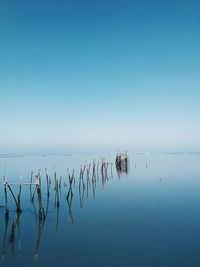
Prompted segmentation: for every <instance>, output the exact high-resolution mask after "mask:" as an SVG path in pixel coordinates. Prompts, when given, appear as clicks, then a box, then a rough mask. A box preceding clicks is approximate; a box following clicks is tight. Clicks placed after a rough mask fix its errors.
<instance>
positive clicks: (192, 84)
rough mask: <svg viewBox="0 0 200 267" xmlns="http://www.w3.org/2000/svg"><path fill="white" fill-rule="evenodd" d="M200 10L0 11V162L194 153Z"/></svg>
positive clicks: (152, 6) (142, 4)
mask: <svg viewBox="0 0 200 267" xmlns="http://www.w3.org/2000/svg"><path fill="white" fill-rule="evenodd" d="M199 11H200V4H199V2H198V1H193V0H192V1H155V0H154V1H147V0H146V1H122V0H119V1H60V2H59V3H57V1H52V0H50V1H45V0H41V1H33V0H30V1H22V0H19V1H17V2H16V1H14V0H2V1H1V3H0V25H1V37H0V51H1V55H0V112H1V131H0V153H12V152H13V153H17V152H28V151H30V152H42V151H46V152H67V151H68V150H69V149H70V150H73V149H76V150H77V149H99V148H101V149H125V148H126V149H127V148H128V149H132V150H134V151H200V138H199V137H200V107H199V106H200V105H199V103H200V90H199V84H200V74H199V70H200V65H199V62H200V20H199Z"/></svg>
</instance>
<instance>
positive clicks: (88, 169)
mask: <svg viewBox="0 0 200 267" xmlns="http://www.w3.org/2000/svg"><path fill="white" fill-rule="evenodd" d="M109 166H111V168H110V171H111V176H112V167H113V164H112V163H109V162H106V161H102V162H97V163H96V161H93V163H92V164H91V163H90V164H88V165H84V166H81V167H80V174H79V180H78V181H76V178H75V171H74V170H73V171H72V172H71V173H70V170H69V169H67V178H68V179H67V180H66V181H64V182H63V183H62V176H60V177H58V175H57V172H56V170H55V168H54V190H55V202H56V205H57V206H59V205H60V199H59V191H60V190H61V186H62V184H63V185H64V186H65V187H67V186H68V192H67V195H66V199H67V201H68V203H70V202H71V198H72V196H73V186H75V184H76V182H78V188H79V193H81V192H84V191H85V189H86V188H87V189H88V187H89V186H90V185H91V183H92V186H93V189H94V187H95V186H96V176H98V174H99V170H100V172H101V178H102V186H103V185H104V184H105V181H106V180H107V179H108V167H109ZM90 174H91V180H90ZM45 177H46V192H47V198H48V197H49V195H50V187H51V184H52V179H51V177H50V176H49V174H48V171H47V168H46V169H45ZM85 179H86V180H85ZM3 184H4V196H5V211H6V214H7V215H8V214H9V204H8V192H9V193H10V194H11V196H12V198H13V200H14V203H15V205H16V212H17V213H21V212H22V208H21V192H22V186H29V188H30V199H31V202H32V203H33V202H34V199H35V195H37V199H38V209H39V216H42V217H45V213H44V208H43V205H42V189H41V185H42V176H41V170H39V171H38V173H37V175H35V181H34V174H33V171H32V172H31V176H30V182H29V183H23V181H22V177H20V182H19V183H9V182H8V181H7V178H6V176H4V177H3ZM13 186H19V190H18V193H17V195H16V194H15V193H14V191H13V189H12V187H13ZM87 192H88V190H87ZM93 195H94V190H93Z"/></svg>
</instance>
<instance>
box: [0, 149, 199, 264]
mask: <svg viewBox="0 0 200 267" xmlns="http://www.w3.org/2000/svg"><path fill="white" fill-rule="evenodd" d="M129 156H130V169H129V172H128V173H117V171H116V169H115V166H114V165H113V168H112V170H111V166H110V165H109V168H108V173H107V174H108V175H107V178H106V179H103V182H102V175H101V171H100V169H99V170H98V172H97V171H96V176H95V184H94V182H92V175H91V171H90V177H89V182H88V184H87V175H86V173H85V175H84V184H85V188H84V189H83V185H81V189H80V190H79V171H80V165H81V164H83V165H84V164H89V163H90V162H92V161H93V159H94V158H95V159H96V162H97V161H98V160H101V159H102V158H105V159H106V160H107V161H109V162H114V158H115V154H113V153H109V154H104V155H102V154H101V155H98V154H97V155H92V154H88V155H84V154H82V155H60V156H58V155H57V156H56V155H51V156H33V155H32V156H31V155H30V156H28V155H26V156H24V157H17V156H13V157H1V158H0V175H1V177H3V176H4V175H6V177H7V180H8V182H10V183H11V182H19V181H20V176H22V177H23V182H29V181H30V173H31V171H34V175H36V174H37V172H38V170H39V169H41V177H42V203H43V207H44V210H45V214H46V215H47V217H46V220H45V221H42V222H41V221H40V220H39V216H38V203H37V197H36V195H35V198H34V200H35V201H34V203H35V211H34V208H33V205H32V203H31V201H30V190H29V186H24V187H22V199H21V207H22V213H21V214H20V215H19V216H17V213H16V212H15V209H16V208H15V203H14V201H13V199H12V197H11V195H10V193H9V192H8V193H9V218H6V217H5V208H4V206H5V201H4V191H3V190H4V188H3V181H2V186H1V187H0V205H1V208H0V224H1V227H0V242H1V243H0V246H1V247H0V249H1V261H0V265H2V266H38V267H39V266H45V265H46V266H55V265H56V264H57V266H67V265H68V266H70V267H71V266H72V267H73V266H136V267H143V266H144V267H146V266H162V267H165V266H170V267H173V266H174V267H178V266H180V267H184V266H185V267H190V266H192V267H196V266H199V265H200V253H199V251H200V164H199V163H200V155H192V154H174V155H167V154H166V155H164V154H148V155H145V154H141V155H139V154H131V153H130V155H129ZM45 168H48V174H49V176H50V177H51V182H52V183H51V188H50V196H49V200H48V197H47V189H46V178H45ZM67 168H69V169H70V173H72V169H74V170H75V185H74V184H73V187H72V190H73V197H72V199H71V200H72V203H71V205H70V204H69V202H68V201H67V199H66V196H67V193H68V190H69V182H68V178H67ZM54 170H56V173H57V177H58V178H59V177H60V176H62V182H61V187H60V190H59V206H58V205H56V204H55V190H54ZM12 188H13V190H14V192H15V194H17V193H18V187H16V186H15V187H14V186H13V187H12ZM32 190H33V191H34V187H33V188H32ZM68 200H69V199H68ZM48 201H49V202H48ZM56 203H57V202H56ZM47 207H48V208H47ZM13 222H14V223H16V224H15V225H16V227H15V231H13V232H12V231H11V230H12V224H13Z"/></svg>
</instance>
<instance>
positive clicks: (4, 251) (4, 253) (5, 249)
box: [1, 213, 9, 260]
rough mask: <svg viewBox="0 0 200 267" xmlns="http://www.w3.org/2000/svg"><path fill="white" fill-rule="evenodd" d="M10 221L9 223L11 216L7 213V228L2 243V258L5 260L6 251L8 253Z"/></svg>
mask: <svg viewBox="0 0 200 267" xmlns="http://www.w3.org/2000/svg"><path fill="white" fill-rule="evenodd" d="M8 223H9V216H8V214H7V213H6V214H5V228H4V236H3V243H2V249H1V259H2V260H3V259H4V257H5V255H6V253H7V246H6V243H7V234H8Z"/></svg>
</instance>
